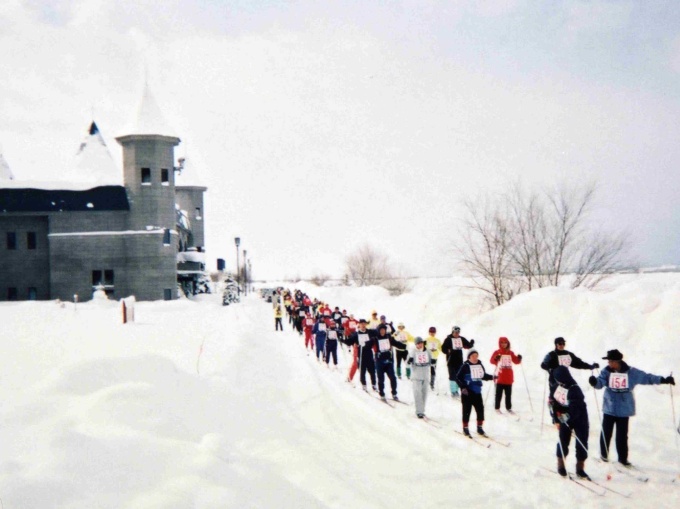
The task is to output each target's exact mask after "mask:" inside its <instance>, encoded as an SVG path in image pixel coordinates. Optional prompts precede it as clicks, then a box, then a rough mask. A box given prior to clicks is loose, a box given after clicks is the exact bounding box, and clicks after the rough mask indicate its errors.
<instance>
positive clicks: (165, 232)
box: [163, 228, 170, 246]
mask: <svg viewBox="0 0 680 509" xmlns="http://www.w3.org/2000/svg"><path fill="white" fill-rule="evenodd" d="M163 245H164V246H169V245H170V229H169V228H165V229H164V230H163Z"/></svg>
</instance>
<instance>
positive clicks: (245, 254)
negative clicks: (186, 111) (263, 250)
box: [243, 249, 248, 296]
mask: <svg viewBox="0 0 680 509" xmlns="http://www.w3.org/2000/svg"><path fill="white" fill-rule="evenodd" d="M247 257H248V250H246V249H244V250H243V287H244V288H245V291H246V296H247V295H248V267H247V265H246V260H247Z"/></svg>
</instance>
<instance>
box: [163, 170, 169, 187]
mask: <svg viewBox="0 0 680 509" xmlns="http://www.w3.org/2000/svg"><path fill="white" fill-rule="evenodd" d="M161 183H162V184H163V185H164V186H169V185H170V174H169V173H168V169H167V168H161Z"/></svg>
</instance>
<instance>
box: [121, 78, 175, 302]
mask: <svg viewBox="0 0 680 509" xmlns="http://www.w3.org/2000/svg"><path fill="white" fill-rule="evenodd" d="M173 132H174V131H173V130H172V129H170V128H169V127H168V124H167V122H166V121H165V119H164V117H163V114H162V113H161V110H160V108H159V107H158V105H157V103H156V101H155V100H154V98H153V96H152V95H151V93H150V91H149V87H148V86H145V89H144V93H143V96H142V101H141V103H140V106H139V110H138V112H137V117H136V119H135V122H134V123H133V125H132V127H131V128H130V129H128V131H127V132H126V134H124V135H123V136H119V137H117V138H116V141H117V142H118V143H120V145H121V146H122V147H123V182H124V185H125V189H126V191H127V195H128V199H129V202H130V213H129V215H128V225H127V227H128V230H130V231H133V232H138V237H137V240H136V241H135V243H134V244H135V246H134V248H133V252H131V253H129V256H128V265H129V266H128V270H127V271H126V274H128V276H129V277H131V278H132V280H131V281H129V283H130V285H131V287H132V288H134V293H135V294H136V295H137V296H138V298H140V299H142V300H159V299H166V300H168V299H174V298H176V297H177V291H176V288H177V248H178V238H177V234H176V230H175V224H176V210H175V172H174V167H175V147H176V146H177V145H178V144H179V142H180V139H179V138H178V137H177V136H175V135H173V134H172V133H173ZM142 239H143V240H142ZM138 241H139V242H138ZM130 247H131V248H132V246H130ZM140 272H143V273H144V277H143V278H140V283H139V284H141V285H143V287H141V288H140V287H138V286H137V285H136V284H135V283H134V279H135V274H139V273H140Z"/></svg>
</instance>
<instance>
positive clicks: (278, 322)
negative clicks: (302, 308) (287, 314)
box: [274, 306, 283, 331]
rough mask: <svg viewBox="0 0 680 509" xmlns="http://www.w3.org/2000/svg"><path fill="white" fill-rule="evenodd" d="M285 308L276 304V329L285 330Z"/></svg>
mask: <svg viewBox="0 0 680 509" xmlns="http://www.w3.org/2000/svg"><path fill="white" fill-rule="evenodd" d="M282 320H283V309H281V306H276V307H275V308H274V330H275V331H278V330H281V331H283V322H282Z"/></svg>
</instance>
